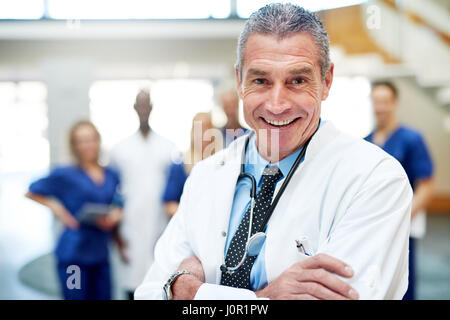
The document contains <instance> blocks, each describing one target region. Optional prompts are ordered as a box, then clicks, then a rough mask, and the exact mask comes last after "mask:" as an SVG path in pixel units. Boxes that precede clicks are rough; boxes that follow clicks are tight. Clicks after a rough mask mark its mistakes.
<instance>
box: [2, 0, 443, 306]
mask: <svg viewBox="0 0 450 320" xmlns="http://www.w3.org/2000/svg"><path fill="white" fill-rule="evenodd" d="M269 2H270V1H258V0H190V1H184V0H164V1H162V0H161V1H139V0H114V1H112V0H109V1H106V0H89V1H87V0H0V299H60V298H61V297H60V295H59V291H58V285H57V280H56V275H55V273H54V271H53V269H52V268H53V261H52V259H53V257H52V254H51V252H52V250H53V247H54V245H55V241H56V240H55V239H56V238H57V234H58V232H59V226H58V223H57V222H56V221H55V218H54V217H53V215H52V214H51V213H50V211H49V210H48V209H47V208H45V207H43V206H41V205H39V204H36V203H34V202H32V201H30V200H29V199H26V198H25V197H24V194H25V193H26V191H27V188H28V185H29V184H30V182H31V181H33V180H35V179H36V178H38V177H40V176H42V175H43V174H45V173H46V172H47V171H48V169H49V168H50V167H52V166H53V165H55V164H62V163H66V162H67V161H68V160H69V148H68V146H67V133H68V130H69V128H70V126H71V125H72V124H73V123H74V122H75V121H77V120H79V119H90V120H91V121H92V122H93V123H94V124H95V125H96V126H97V128H98V129H99V132H100V134H101V136H102V147H103V149H102V150H103V153H102V156H103V158H104V161H105V162H106V161H107V158H108V151H109V150H110V149H111V148H112V147H113V146H114V145H115V144H117V143H118V142H119V141H121V140H123V139H124V138H126V137H127V136H129V135H131V134H133V133H134V132H135V131H136V130H137V128H138V118H137V117H136V114H135V112H134V110H133V104H134V101H135V98H136V94H137V92H138V91H139V89H141V88H143V87H149V88H150V89H151V98H152V101H153V111H152V114H151V117H150V125H151V127H152V128H153V129H154V130H155V132H157V133H159V134H160V135H162V136H164V137H166V138H168V139H169V140H171V141H172V142H173V143H174V144H175V145H176V147H177V148H178V149H179V150H182V151H184V150H186V149H188V148H189V144H190V130H191V122H192V119H193V117H194V115H195V114H197V113H198V112H211V114H212V118H213V122H214V124H215V125H216V126H218V127H220V126H223V125H224V123H225V121H226V117H225V115H224V112H223V110H222V108H221V106H220V102H219V99H218V95H219V93H220V92H221V91H222V90H224V88H230V87H233V86H234V63H235V59H236V42H237V37H238V35H239V33H240V31H241V30H242V27H243V24H244V22H245V19H246V18H247V17H248V16H249V15H250V14H251V12H253V11H254V10H256V9H258V8H259V7H261V6H262V5H264V4H266V3H269ZM290 2H294V3H298V4H300V5H302V6H304V7H305V8H307V9H310V10H314V11H316V12H317V13H318V14H319V16H320V17H321V18H322V20H323V22H324V24H325V27H326V29H327V31H328V33H329V36H330V42H331V59H332V61H333V62H334V64H335V80H334V82H333V86H332V89H331V93H330V96H329V98H328V99H327V101H326V102H325V103H324V104H323V108H322V110H323V113H322V118H323V119H329V120H331V121H333V122H334V123H335V125H336V126H337V127H339V128H340V129H341V130H343V131H346V132H348V133H350V134H352V135H355V136H358V137H365V136H366V135H367V134H369V133H370V132H371V131H372V129H373V127H374V116H373V110H372V106H371V101H370V83H371V81H373V80H376V79H381V78H383V79H390V80H392V81H393V82H394V83H395V84H396V85H397V87H398V89H399V92H400V95H399V119H400V120H401V122H402V123H404V124H407V125H410V126H412V127H414V128H416V129H417V130H419V131H420V132H421V133H422V134H423V136H424V138H425V140H426V143H427V145H428V147H429V150H430V152H431V155H432V158H433V161H434V165H435V184H436V192H435V195H434V196H433V199H432V201H431V202H430V204H429V206H428V208H427V215H428V219H427V233H426V235H425V236H424V237H423V238H422V239H420V240H419V242H418V249H417V250H418V253H417V264H418V265H417V281H418V283H417V298H418V299H450V144H449V141H450V139H449V138H450V2H449V1H447V0H414V1H413V0H409V1H408V0H401V1H395V0H379V1H351V0H349V1H325V0H323V1H322V0H320V1H319V0H304V1H290ZM338 4H339V5H338ZM241 109H242V106H241ZM240 113H241V114H242V110H240ZM240 121H241V124H242V126H244V127H245V126H246V124H245V122H244V121H243V119H242V117H241V119H240ZM117 259H118V258H117V253H115V252H113V255H112V261H113V266H114V264H115V261H117ZM113 269H114V268H113ZM114 275H115V277H114V279H115V280H114V281H115V282H117V283H119V282H120V279H119V278H120V274H118V273H117V272H116V273H114ZM115 290H116V293H115V296H114V297H115V298H116V299H122V298H123V297H122V295H121V293H120V285H116V286H115Z"/></svg>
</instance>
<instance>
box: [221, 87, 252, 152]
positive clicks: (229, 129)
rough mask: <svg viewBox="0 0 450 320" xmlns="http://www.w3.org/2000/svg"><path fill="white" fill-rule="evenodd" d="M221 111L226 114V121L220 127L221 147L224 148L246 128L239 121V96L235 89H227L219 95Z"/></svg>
mask: <svg viewBox="0 0 450 320" xmlns="http://www.w3.org/2000/svg"><path fill="white" fill-rule="evenodd" d="M220 100H221V103H222V108H223V111H224V112H225V114H226V116H227V123H226V124H225V126H224V127H222V128H221V131H222V136H223V147H224V148H226V147H228V145H229V144H230V143H231V142H233V141H234V140H235V139H236V138H238V137H240V136H242V135H243V134H244V133H245V132H247V129H245V128H243V127H242V126H241V125H240V123H239V96H238V95H237V93H236V90H229V91H225V92H223V93H222V95H221V96H220Z"/></svg>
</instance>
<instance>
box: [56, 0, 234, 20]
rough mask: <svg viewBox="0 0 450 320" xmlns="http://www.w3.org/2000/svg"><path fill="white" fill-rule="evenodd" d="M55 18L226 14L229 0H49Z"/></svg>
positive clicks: (185, 16) (221, 16)
mask: <svg viewBox="0 0 450 320" xmlns="http://www.w3.org/2000/svg"><path fill="white" fill-rule="evenodd" d="M48 14H49V17H50V18H54V19H207V18H227V17H228V16H229V14H230V1H229V0H215V1H211V0H190V1H186V0H164V1H155V0H150V1H149V0H48Z"/></svg>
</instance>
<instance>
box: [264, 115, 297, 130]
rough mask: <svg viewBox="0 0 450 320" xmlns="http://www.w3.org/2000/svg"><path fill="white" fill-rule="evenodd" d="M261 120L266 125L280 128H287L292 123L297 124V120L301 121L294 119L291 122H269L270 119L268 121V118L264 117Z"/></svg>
mask: <svg viewBox="0 0 450 320" xmlns="http://www.w3.org/2000/svg"><path fill="white" fill-rule="evenodd" d="M261 118H262V119H263V120H264V121H265V122H266V123H268V124H270V125H271V126H274V127H278V128H280V127H286V126H288V125H290V124H291V123H293V122H295V121H296V120H297V119H300V118H294V119H290V120H281V121H279V120H269V119H266V118H263V117H261Z"/></svg>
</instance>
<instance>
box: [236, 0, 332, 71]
mask: <svg viewBox="0 0 450 320" xmlns="http://www.w3.org/2000/svg"><path fill="white" fill-rule="evenodd" d="M298 32H307V33H309V34H310V35H311V36H312V37H313V38H314V42H315V43H316V46H317V48H318V49H319V53H320V58H319V63H320V71H321V76H322V80H324V79H325V75H326V73H327V72H328V70H329V68H330V64H331V62H330V41H329V39H328V33H327V31H326V30H325V28H324V26H323V24H322V21H321V20H320V18H319V17H318V16H317V15H316V14H315V13H314V12H311V11H308V10H306V9H304V8H302V7H300V6H298V5H295V4H291V3H284V4H283V3H271V4H268V5H266V6H264V7H262V8H260V9H259V10H258V11H255V12H253V13H252V14H251V15H250V17H249V18H248V20H247V22H246V23H245V25H244V30H242V32H241V35H240V36H239V41H238V48H237V65H238V71H239V78H240V79H242V62H243V58H244V49H245V44H246V43H247V40H248V38H249V37H250V35H251V34H253V33H262V34H266V35H273V36H275V37H277V38H278V39H283V38H285V37H287V36H290V35H293V34H295V33H298Z"/></svg>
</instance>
